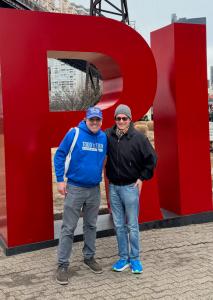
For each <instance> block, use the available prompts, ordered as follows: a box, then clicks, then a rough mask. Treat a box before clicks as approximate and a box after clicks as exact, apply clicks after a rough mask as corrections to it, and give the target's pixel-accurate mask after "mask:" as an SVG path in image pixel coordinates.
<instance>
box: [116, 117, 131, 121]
mask: <svg viewBox="0 0 213 300" xmlns="http://www.w3.org/2000/svg"><path fill="white" fill-rule="evenodd" d="M128 119H129V118H128V117H116V118H115V121H121V120H122V121H127V120H128Z"/></svg>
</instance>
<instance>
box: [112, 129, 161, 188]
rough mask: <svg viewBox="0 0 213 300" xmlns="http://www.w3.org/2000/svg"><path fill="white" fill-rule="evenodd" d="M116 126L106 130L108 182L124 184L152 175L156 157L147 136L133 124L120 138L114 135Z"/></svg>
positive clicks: (148, 177)
mask: <svg viewBox="0 0 213 300" xmlns="http://www.w3.org/2000/svg"><path fill="white" fill-rule="evenodd" d="M115 130H116V126H114V127H112V128H109V129H107V130H106V134H107V137H108V157H107V163H106V175H107V178H108V179H109V182H111V183H113V184H116V185H126V184H131V183H134V182H136V180H137V179H138V178H139V179H141V180H148V179H150V178H151V177H152V176H153V172H154V168H155V166H156V162H157V157H156V154H155V151H154V149H153V147H152V145H151V144H150V142H149V140H148V139H147V137H145V135H144V134H142V133H141V132H138V131H137V130H136V129H135V128H134V126H133V124H131V125H130V127H129V130H128V132H127V133H126V134H124V135H123V136H122V137H121V139H118V137H117V135H116V131H115Z"/></svg>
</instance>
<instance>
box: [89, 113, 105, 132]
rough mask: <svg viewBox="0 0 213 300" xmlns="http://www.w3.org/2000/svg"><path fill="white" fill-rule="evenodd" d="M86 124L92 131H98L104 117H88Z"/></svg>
mask: <svg viewBox="0 0 213 300" xmlns="http://www.w3.org/2000/svg"><path fill="white" fill-rule="evenodd" d="M86 124H87V127H88V128H89V130H90V131H92V132H93V133H96V132H98V130H99V129H100V128H101V125H102V119H100V118H97V117H94V118H90V119H86Z"/></svg>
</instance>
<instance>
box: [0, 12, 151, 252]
mask: <svg viewBox="0 0 213 300" xmlns="http://www.w3.org/2000/svg"><path fill="white" fill-rule="evenodd" d="M90 32H96V35H92V36H91V35H90ZM48 56H49V57H62V58H67V57H70V58H79V59H80V58H81V59H82V58H84V59H86V60H88V61H90V62H91V63H93V64H94V65H96V66H97V67H98V68H99V70H100V72H101V73H102V77H103V81H104V82H103V85H104V89H103V96H102V98H101V102H100V103H99V106H100V107H102V108H103V109H104V128H106V127H110V126H111V125H112V123H113V119H114V118H113V115H114V110H115V106H116V105H118V104H119V103H126V104H127V105H130V106H131V108H132V113H133V116H134V120H137V119H138V118H139V117H141V116H142V115H143V114H144V113H146V112H147V110H148V109H149V107H150V106H151V104H152V101H153V97H154V94H155V89H156V67H155V62H154V58H153V55H152V52H151V50H150V48H149V47H148V45H147V44H146V42H145V41H144V40H143V38H142V37H141V36H140V35H139V34H137V33H136V32H135V31H134V30H132V29H131V28H129V27H127V26H126V25H124V24H122V23H121V22H117V21H114V20H110V19H106V18H99V17H89V16H76V15H63V14H52V13H41V12H27V11H17V10H9V9H8V10H7V9H2V10H0V60H1V74H2V77H1V82H2V103H1V127H0V128H1V140H0V142H1V145H0V149H1V158H2V160H1V164H2V165H1V170H0V174H1V175H0V176H1V194H0V195H1V199H0V202H1V207H3V209H2V210H1V218H2V219H3V220H5V222H6V223H5V222H4V224H1V225H0V233H1V235H2V236H3V238H4V240H5V241H6V245H7V247H13V246H18V245H24V244H30V243H35V242H40V241H46V240H51V239H53V234H54V232H53V203H52V174H51V155H50V148H51V147H55V146H57V145H58V144H59V141H60V140H61V139H62V137H63V136H64V134H65V132H66V131H67V130H68V129H69V128H70V127H72V126H75V125H76V123H77V122H79V121H80V120H81V119H82V118H83V117H84V112H50V111H49V99H48V74H47V57H48ZM2 104H3V110H2ZM4 157H5V163H4ZM4 168H5V169H4ZM2 179H3V181H2ZM6 206H7V209H6V208H5V207H6ZM5 224H6V227H5Z"/></svg>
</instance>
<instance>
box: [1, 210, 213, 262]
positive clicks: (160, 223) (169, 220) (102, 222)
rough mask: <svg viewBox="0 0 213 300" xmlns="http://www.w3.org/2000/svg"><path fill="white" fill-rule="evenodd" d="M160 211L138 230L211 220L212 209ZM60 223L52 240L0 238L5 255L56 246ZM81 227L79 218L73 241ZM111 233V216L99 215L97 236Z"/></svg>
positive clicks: (80, 232)
mask: <svg viewBox="0 0 213 300" xmlns="http://www.w3.org/2000/svg"><path fill="white" fill-rule="evenodd" d="M162 213H163V216H164V219H163V220H157V221H152V222H146V223H142V224H140V230H148V229H157V228H168V227H177V226H185V225H190V224H200V223H207V222H213V211H209V212H204V213H199V214H194V215H189V216H179V215H176V214H174V213H172V212H169V211H166V210H163V209H162ZM61 224H62V220H56V221H55V222H54V233H55V234H54V240H50V241H45V242H40V243H34V244H28V245H23V246H17V247H12V248H7V247H6V245H5V243H4V242H3V240H2V239H0V245H1V246H2V248H3V250H4V253H5V255H7V256H10V255H15V254H19V253H24V252H29V251H34V250H39V249H43V248H48V247H53V246H56V245H57V244H58V238H59V233H60V228H61ZM82 227H83V219H82V218H80V219H79V222H78V226H77V228H76V230H75V237H74V242H77V241H82V240H83V230H82ZM112 235H115V231H114V229H113V222H112V216H111V215H110V214H106V215H99V216H98V221H97V238H101V237H106V236H112Z"/></svg>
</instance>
